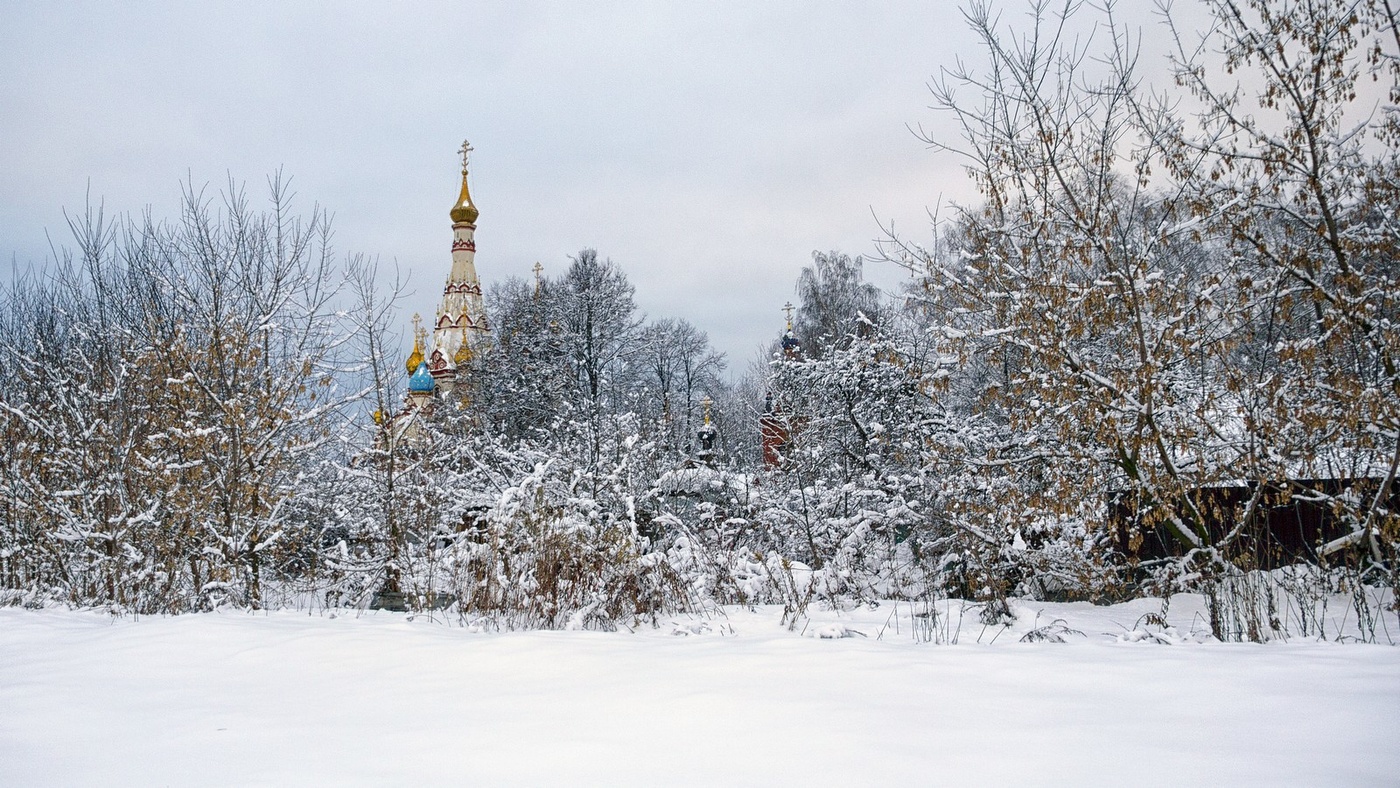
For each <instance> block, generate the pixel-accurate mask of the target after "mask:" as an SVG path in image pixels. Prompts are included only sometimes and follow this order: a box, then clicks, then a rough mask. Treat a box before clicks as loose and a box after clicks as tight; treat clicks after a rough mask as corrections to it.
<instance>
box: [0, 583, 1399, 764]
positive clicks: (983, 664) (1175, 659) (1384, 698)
mask: <svg viewBox="0 0 1400 788" xmlns="http://www.w3.org/2000/svg"><path fill="white" fill-rule="evenodd" d="M1179 599H1180V598H1179ZM1187 602H1188V603H1189V600H1187ZM1188 603H1183V602H1182V601H1174V602H1173V617H1172V623H1173V624H1174V625H1177V626H1179V627H1181V629H1182V631H1186V630H1187V629H1189V623H1190V620H1191V618H1193V617H1194V616H1196V615H1197V614H1198V613H1199V610H1197V609H1192V606H1191V605H1190V604H1188ZM1156 609H1158V607H1157V605H1156V604H1155V603H1152V602H1150V601H1147V600H1143V601H1139V602H1134V603H1128V604H1125V605H1118V606H1114V607H1110V608H1095V607H1093V606H1090V605H1077V604H1075V605H1054V604H1048V603H1020V604H1019V605H1018V608H1017V612H1018V614H1019V618H1018V621H1017V622H1016V624H1015V625H1014V626H1013V627H1011V628H1010V629H1008V630H1006V631H1005V632H1003V633H1002V634H1001V635H999V636H996V640H995V643H994V644H990V645H989V643H990V642H991V639H992V635H991V634H990V633H981V634H983V637H982V640H983V642H982V643H981V644H978V643H976V642H975V634H977V633H973V634H972V635H969V634H968V633H969V630H968V629H967V627H968V626H969V625H967V624H965V625H964V627H965V628H964V629H963V630H962V637H961V639H960V643H959V644H958V645H941V646H940V645H931V644H921V643H915V642H914V641H913V639H912V638H911V637H910V636H909V633H908V626H907V624H908V620H907V619H905V621H904V624H903V625H902V626H901V633H902V634H901V635H899V636H896V635H894V634H893V628H892V626H890V625H891V624H892V620H891V610H890V608H889V606H882V607H881V608H880V609H878V610H869V609H861V610H858V611H852V612H848V613H839V614H838V613H834V612H825V613H815V612H814V613H813V617H812V620H811V621H810V622H805V623H806V626H805V633H804V634H803V635H799V634H798V633H797V632H790V631H788V630H787V629H785V628H783V627H781V626H780V625H779V618H780V613H781V611H779V610H775V609H770V608H760V609H758V610H756V611H747V610H742V609H727V610H726V611H724V613H723V614H722V615H721V616H716V617H712V618H710V619H708V620H700V619H675V620H674V624H673V623H672V622H671V621H670V620H668V621H667V622H666V623H665V625H664V626H662V627H660V628H657V629H651V628H649V627H648V628H645V629H642V630H640V631H639V632H637V633H635V634H627V633H625V632H624V633H597V632H520V633H475V632H470V631H467V630H465V629H463V628H461V627H457V626H450V625H444V624H443V623H441V622H433V621H430V620H427V619H425V618H422V617H420V618H418V619H416V620H409V619H408V618H407V617H406V616H403V615H401V614H384V613H376V614H358V613H355V612H354V611H349V612H348V613H341V614H339V615H337V616H336V617H334V618H332V617H331V616H330V615H329V614H316V615H307V614H306V613H296V612H277V613H263V614H249V613H243V612H226V613H214V614H203V615H185V616H178V617H173V618H145V619H140V620H130V619H117V620H113V619H110V618H106V617H103V616H101V615H97V614H93V613H80V612H69V611H59V610H42V611H25V610H18V609H3V610H0V785H3V786H105V785H112V786H123V785H132V786H161V785H171V786H282V785H335V786H355V785H365V786H385V785H413V786H434V785H804V786H807V785H996V784H1022V785H1123V784H1134V785H1347V786H1363V785H1395V784H1398V783H1400V740H1397V739H1396V736H1395V733H1396V730H1397V722H1400V649H1398V648H1394V647H1390V646H1371V645H1339V644H1336V643H1316V642H1300V641H1296V640H1295V641H1293V642H1289V643H1271V644H1267V645H1226V644H1219V643H1205V644H1194V643H1187V644H1182V645H1158V644H1150V643H1131V642H1119V641H1118V640H1117V639H1116V637H1115V636H1113V635H1112V633H1114V632H1122V631H1123V627H1128V628H1131V627H1132V626H1133V624H1134V622H1135V621H1136V620H1137V619H1138V617H1139V616H1140V615H1141V614H1142V612H1145V611H1148V610H1156ZM1036 612H1039V613H1040V620H1039V621H1038V622H1036V621H1035V620H1034V615H1035V613H1036ZM1052 618H1060V619H1064V620H1065V621H1066V623H1067V625H1068V626H1070V627H1072V628H1074V629H1077V630H1080V631H1083V632H1084V633H1085V636H1084V637H1078V636H1069V637H1067V638H1066V639H1067V640H1068V641H1069V642H1068V643H1066V644H1063V645H1062V644H1055V643H1021V642H1019V638H1020V636H1021V635H1022V634H1024V632H1026V631H1029V630H1030V629H1031V628H1032V626H1033V625H1035V624H1045V623H1048V620H1049V619H1052ZM1120 625H1121V626H1120ZM882 626H885V631H884V632H883V634H882V636H881V638H880V639H878V640H877V639H876V638H875V635H876V634H877V633H878V632H879V631H880V629H881V627H882ZM979 628H980V625H979ZM802 629H804V627H799V631H801V630H802ZM673 632H675V633H685V634H684V635H682V634H672V633H673ZM841 632H846V633H849V634H854V633H856V632H860V633H864V634H866V635H868V637H861V636H859V635H855V636H852V637H845V638H835V639H824V638H822V637H820V636H819V635H821V634H823V633H826V634H839V633H841ZM696 633H699V634H696Z"/></svg>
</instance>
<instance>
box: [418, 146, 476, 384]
mask: <svg viewBox="0 0 1400 788" xmlns="http://www.w3.org/2000/svg"><path fill="white" fill-rule="evenodd" d="M458 152H459V153H460V154H462V193H461V195H460V196H458V198H457V204H456V205H455V206H453V208H452V270H451V271H450V272H449V273H448V275H447V284H446V286H444V287H443V289H442V303H441V304H440V305H439V306H438V311H437V317H436V318H435V319H434V320H433V344H432V350H431V351H429V353H428V371H429V372H431V373H432V374H433V377H434V378H436V379H437V382H438V385H439V386H440V387H441V388H442V390H444V391H450V390H451V389H452V386H453V381H454V379H455V378H456V376H457V367H459V366H462V365H464V364H466V363H468V362H470V361H471V359H472V356H473V355H474V354H475V353H476V352H477V351H478V350H479V349H480V343H481V342H482V341H483V340H484V338H485V336H486V335H487V334H489V333H490V331H491V327H490V326H489V325H488V324H487V322H486V307H485V305H484V304H483V303H482V301H481V281H480V280H479V279H477V275H476V219H477V217H478V216H479V215H480V212H479V211H477V209H476V205H475V204H474V203H472V196H471V192H470V191H468V189H467V173H468V171H469V169H470V167H471V154H472V146H471V143H470V142H463V143H462V147H461V148H460V149H459V150H458Z"/></svg>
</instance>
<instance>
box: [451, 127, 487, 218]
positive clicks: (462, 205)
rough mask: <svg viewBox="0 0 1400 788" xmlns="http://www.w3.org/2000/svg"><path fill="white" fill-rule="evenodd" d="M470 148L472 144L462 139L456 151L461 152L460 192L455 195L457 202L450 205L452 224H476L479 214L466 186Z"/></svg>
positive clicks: (469, 163)
mask: <svg viewBox="0 0 1400 788" xmlns="http://www.w3.org/2000/svg"><path fill="white" fill-rule="evenodd" d="M472 150H474V149H473V148H472V144H471V143H470V142H466V141H463V142H462V147H461V149H459V150H458V151H457V152H458V153H460V154H462V193H461V194H459V195H457V204H456V205H454V206H452V213H451V216H452V223H453V224H476V217H478V216H480V215H481V211H478V210H477V209H476V205H474V204H473V203H472V194H471V191H470V190H469V189H468V188H467V169H468V168H469V167H470V166H471V157H472Z"/></svg>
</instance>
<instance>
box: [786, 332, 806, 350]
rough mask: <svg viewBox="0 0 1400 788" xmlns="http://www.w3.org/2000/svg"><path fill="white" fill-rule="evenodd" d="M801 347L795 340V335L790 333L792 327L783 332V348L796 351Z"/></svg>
mask: <svg viewBox="0 0 1400 788" xmlns="http://www.w3.org/2000/svg"><path fill="white" fill-rule="evenodd" d="M801 347H802V343H801V342H798V341H797V337H795V336H793V335H792V329H788V330H787V331H785V332H783V350H787V351H796V350H798V349H800V348H801Z"/></svg>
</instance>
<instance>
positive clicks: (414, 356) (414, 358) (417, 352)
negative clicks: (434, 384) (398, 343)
mask: <svg viewBox="0 0 1400 788" xmlns="http://www.w3.org/2000/svg"><path fill="white" fill-rule="evenodd" d="M422 363H423V348H421V347H419V346H418V337H417V336H414V337H413V352H412V353H409V354H408V361H405V362H404V364H403V365H404V367H405V368H406V369H408V374H410V375H412V374H413V373H414V372H416V371H417V370H418V365H419V364H422Z"/></svg>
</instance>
